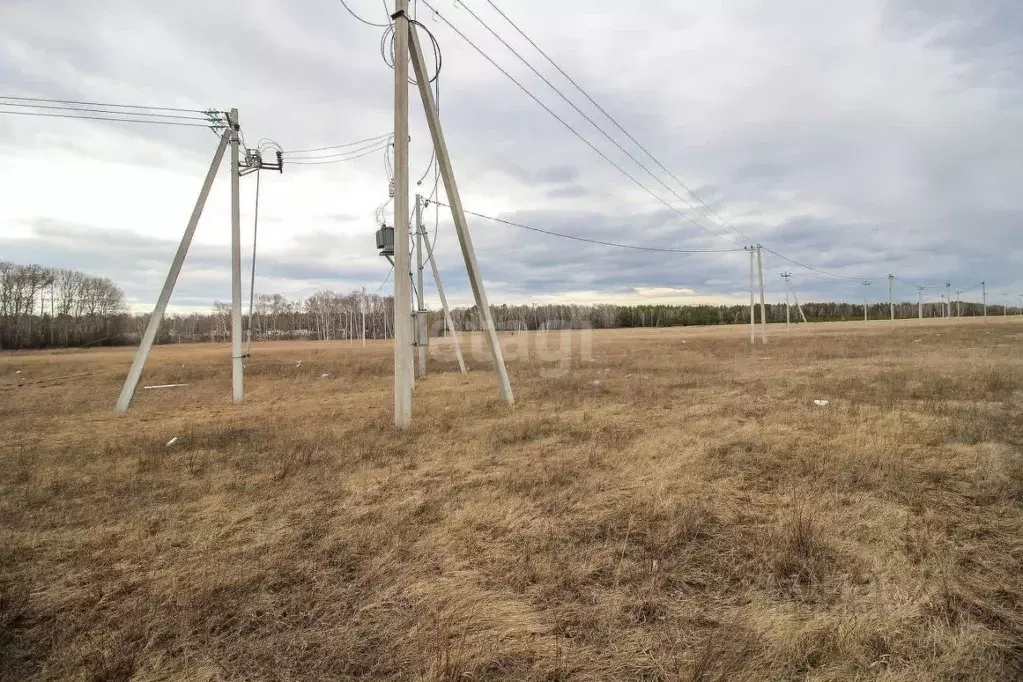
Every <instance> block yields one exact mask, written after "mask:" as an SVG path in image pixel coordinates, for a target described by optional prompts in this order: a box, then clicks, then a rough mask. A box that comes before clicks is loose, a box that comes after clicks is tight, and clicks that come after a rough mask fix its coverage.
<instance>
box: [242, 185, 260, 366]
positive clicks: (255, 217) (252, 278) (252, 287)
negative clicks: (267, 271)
mask: <svg viewBox="0 0 1023 682" xmlns="http://www.w3.org/2000/svg"><path fill="white" fill-rule="evenodd" d="M239 172H240V171H239ZM261 175H262V173H260V172H259V169H258V167H257V170H256V205H255V207H254V208H253V211H252V267H251V268H250V270H249V326H248V328H247V329H246V330H245V357H247V358H251V357H252V310H253V305H254V304H255V301H254V300H253V299H254V298H255V292H256V236H257V234H258V228H259V177H260V176H261Z"/></svg>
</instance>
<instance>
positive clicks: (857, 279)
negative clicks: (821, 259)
mask: <svg viewBox="0 0 1023 682" xmlns="http://www.w3.org/2000/svg"><path fill="white" fill-rule="evenodd" d="M760 248H762V249H763V250H764V251H767V252H768V253H773V254H774V255H775V256H777V257H778V258H781V259H782V260H783V261H787V262H789V263H791V264H792V265H796V266H799V267H801V268H806V269H807V270H810V271H812V272H816V273H818V274H821V275H826V276H828V277H834V278H836V279H845V280H849V281H851V282H862V281H863V280H865V279H879V278H877V277H849V276H848V275H839V274H838V273H835V272H828V271H827V270H821V269H819V268H815V267H813V266H812V265H807V264H806V263H800V262H799V261H797V260H793V259H792V258H789V257H788V256H783V255H781V254H780V253H778V252H777V251H772V250H771V249H769V248H767V247H766V246H763V245H761V247H760Z"/></svg>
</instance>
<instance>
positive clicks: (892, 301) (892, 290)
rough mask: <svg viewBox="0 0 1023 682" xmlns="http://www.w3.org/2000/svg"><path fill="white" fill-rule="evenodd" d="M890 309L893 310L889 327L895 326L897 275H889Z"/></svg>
mask: <svg viewBox="0 0 1023 682" xmlns="http://www.w3.org/2000/svg"><path fill="white" fill-rule="evenodd" d="M888 309H889V311H890V312H891V321H890V322H889V323H888V328H889V329H894V328H895V275H888Z"/></svg>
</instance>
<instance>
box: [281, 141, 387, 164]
mask: <svg viewBox="0 0 1023 682" xmlns="http://www.w3.org/2000/svg"><path fill="white" fill-rule="evenodd" d="M388 144H390V139H388V138H385V139H383V140H376V141H375V142H368V143H364V144H363V145H362V146H361V147H356V148H354V149H346V150H343V151H334V152H329V153H322V152H319V153H316V154H308V155H305V156H299V157H297V158H296V157H292V156H288V155H287V154H284V159H285V160H291V161H296V162H297V161H323V160H326V159H336V158H341V157H346V156H350V155H352V154H359V153H361V152H364V151H366V150H368V149H372V150H377V149H380V148H382V147H384V146H386V145H388Z"/></svg>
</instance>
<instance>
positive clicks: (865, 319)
mask: <svg viewBox="0 0 1023 682" xmlns="http://www.w3.org/2000/svg"><path fill="white" fill-rule="evenodd" d="M869 286H870V280H869V279H865V280H863V324H864V325H865V326H870V320H869V318H868V317H867V287H869Z"/></svg>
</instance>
